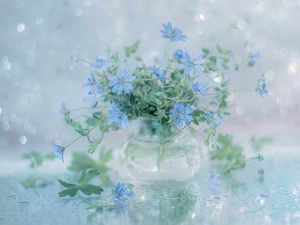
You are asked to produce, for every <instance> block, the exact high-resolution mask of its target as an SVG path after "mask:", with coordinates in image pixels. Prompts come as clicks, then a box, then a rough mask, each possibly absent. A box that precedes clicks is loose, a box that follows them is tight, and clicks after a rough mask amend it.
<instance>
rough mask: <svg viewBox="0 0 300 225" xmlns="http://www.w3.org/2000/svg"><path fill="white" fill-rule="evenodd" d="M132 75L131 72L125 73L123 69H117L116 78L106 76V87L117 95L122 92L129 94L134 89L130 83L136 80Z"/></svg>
mask: <svg viewBox="0 0 300 225" xmlns="http://www.w3.org/2000/svg"><path fill="white" fill-rule="evenodd" d="M132 74H133V73H132V72H127V71H126V69H124V68H119V69H118V71H117V75H116V76H108V80H110V82H109V84H108V86H109V87H113V88H112V90H111V91H112V92H114V93H116V94H118V95H120V94H121V93H122V92H123V91H124V92H125V93H127V94H129V93H130V92H131V91H132V90H133V89H134V87H133V85H132V84H131V83H130V82H131V81H133V80H135V78H136V77H135V76H133V75H132Z"/></svg>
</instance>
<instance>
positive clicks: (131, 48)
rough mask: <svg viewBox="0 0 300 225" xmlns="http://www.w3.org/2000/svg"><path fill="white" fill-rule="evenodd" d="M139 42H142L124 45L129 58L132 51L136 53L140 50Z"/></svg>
mask: <svg viewBox="0 0 300 225" xmlns="http://www.w3.org/2000/svg"><path fill="white" fill-rule="evenodd" d="M139 43H140V41H136V42H134V43H133V44H132V45H131V46H129V47H124V50H125V55H126V57H127V58H129V57H130V55H131V54H132V53H135V52H136V51H137V50H138V48H139Z"/></svg>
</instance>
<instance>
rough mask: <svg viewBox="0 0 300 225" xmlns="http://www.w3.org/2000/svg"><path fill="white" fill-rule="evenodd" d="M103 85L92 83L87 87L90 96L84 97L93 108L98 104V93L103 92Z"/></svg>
mask: <svg viewBox="0 0 300 225" xmlns="http://www.w3.org/2000/svg"><path fill="white" fill-rule="evenodd" d="M103 93H104V90H103V86H102V85H90V86H88V88H87V95H88V97H86V98H84V99H83V101H85V102H87V103H88V105H89V106H90V107H92V108H94V107H96V105H97V94H100V95H101V94H103Z"/></svg>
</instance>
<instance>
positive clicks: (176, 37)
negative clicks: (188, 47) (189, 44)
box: [160, 22, 186, 42]
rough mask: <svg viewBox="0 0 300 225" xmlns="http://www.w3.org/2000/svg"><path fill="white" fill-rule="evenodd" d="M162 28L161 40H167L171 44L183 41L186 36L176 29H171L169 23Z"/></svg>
mask: <svg viewBox="0 0 300 225" xmlns="http://www.w3.org/2000/svg"><path fill="white" fill-rule="evenodd" d="M163 27H164V30H161V31H160V32H161V33H162V34H163V35H162V37H163V38H169V39H170V41H171V42H178V41H185V38H186V36H184V35H183V34H182V31H181V30H179V29H178V28H176V27H174V28H172V23H171V22H168V23H167V25H166V24H163Z"/></svg>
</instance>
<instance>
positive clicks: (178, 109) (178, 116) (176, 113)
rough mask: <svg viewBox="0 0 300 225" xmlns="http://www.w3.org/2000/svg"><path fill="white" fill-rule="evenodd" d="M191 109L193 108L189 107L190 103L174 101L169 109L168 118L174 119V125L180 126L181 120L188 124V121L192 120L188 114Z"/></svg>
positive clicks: (181, 124) (181, 125)
mask: <svg viewBox="0 0 300 225" xmlns="http://www.w3.org/2000/svg"><path fill="white" fill-rule="evenodd" d="M193 111H194V110H193V109H192V108H191V104H187V105H184V103H183V102H176V103H175V108H174V109H171V110H170V112H171V114H170V118H171V119H173V120H175V126H177V127H178V128H182V127H183V121H184V122H185V123H186V124H187V125H190V123H191V122H192V121H193V119H194V118H193V117H192V116H191V115H189V114H191V113H192V112H193Z"/></svg>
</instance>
